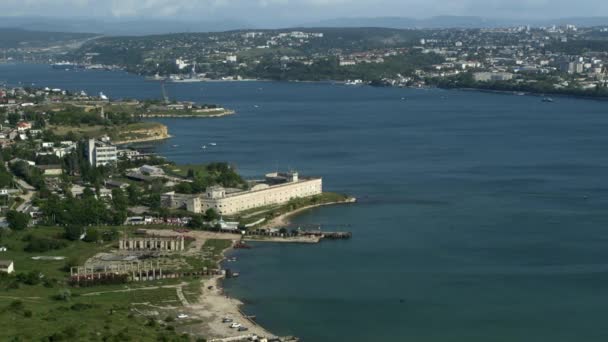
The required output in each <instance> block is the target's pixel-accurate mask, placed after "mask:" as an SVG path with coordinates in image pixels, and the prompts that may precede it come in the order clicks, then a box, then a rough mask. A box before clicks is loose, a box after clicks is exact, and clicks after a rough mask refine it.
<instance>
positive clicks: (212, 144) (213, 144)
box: [209, 143, 217, 146]
mask: <svg viewBox="0 0 608 342" xmlns="http://www.w3.org/2000/svg"><path fill="white" fill-rule="evenodd" d="M209 145H211V146H217V144H216V143H209Z"/></svg>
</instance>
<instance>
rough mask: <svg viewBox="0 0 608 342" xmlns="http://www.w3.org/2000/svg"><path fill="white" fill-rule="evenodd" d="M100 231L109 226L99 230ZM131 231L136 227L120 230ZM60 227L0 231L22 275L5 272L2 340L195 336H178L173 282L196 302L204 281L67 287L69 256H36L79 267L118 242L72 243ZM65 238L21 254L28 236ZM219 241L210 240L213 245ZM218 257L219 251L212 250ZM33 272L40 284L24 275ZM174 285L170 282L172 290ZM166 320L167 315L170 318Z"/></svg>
mask: <svg viewBox="0 0 608 342" xmlns="http://www.w3.org/2000/svg"><path fill="white" fill-rule="evenodd" d="M98 229H99V230H100V231H104V230H106V229H111V228H109V227H99V228H98ZM122 229H129V230H133V229H136V227H129V228H119V230H122ZM62 232H63V229H62V228H54V227H53V228H51V227H37V228H28V229H27V230H25V231H22V232H7V231H3V233H2V238H1V240H0V245H2V246H6V247H8V249H9V251H8V252H3V253H1V254H0V259H8V260H13V261H14V262H15V270H16V274H17V275H11V276H6V275H1V276H0V341H192V340H193V339H191V338H188V337H182V336H178V335H177V334H176V333H175V331H174V330H175V326H176V324H178V325H181V324H183V322H179V323H178V322H173V318H174V317H175V315H176V313H177V312H179V308H180V307H181V306H182V304H181V302H180V301H179V298H178V296H177V292H176V289H175V286H176V285H178V284H181V283H186V284H187V285H185V286H184V293H185V295H186V296H187V298H188V299H189V300H192V301H195V300H196V299H197V298H198V295H199V294H200V286H199V284H200V279H195V278H182V279H164V280H158V281H149V282H141V283H135V282H132V283H127V284H118V285H103V286H94V287H84V288H78V287H70V286H69V285H67V277H68V275H69V273H68V272H66V271H65V270H64V265H65V262H66V261H36V260H33V259H32V256H65V257H66V258H67V259H66V260H68V259H70V258H72V259H75V260H77V261H78V262H79V263H80V264H82V263H83V262H84V261H85V260H86V259H88V258H89V257H91V256H93V255H94V254H96V253H98V252H102V251H107V250H108V249H110V248H111V247H112V246H113V245H114V244H115V243H111V242H110V243H103V244H96V243H86V242H81V241H76V242H68V241H67V240H64V239H63V237H62ZM28 236H32V237H34V238H44V239H50V240H53V241H59V242H62V241H63V242H65V243H66V245H65V246H64V247H62V248H59V249H56V250H53V251H49V252H44V253H29V252H26V251H24V248H25V247H26V245H27V244H28V241H25V240H28V239H27V237H28ZM217 244H218V243H213V244H212V245H213V246H214V247H215V246H217ZM214 255H215V254H214ZM29 274H35V275H36V277H35V279H34V280H35V281H33V282H27V281H23V280H20V279H21V278H23V276H24V275H29ZM167 286H169V287H167ZM167 317H170V319H168V321H171V322H170V323H167V322H165V320H166V319H167Z"/></svg>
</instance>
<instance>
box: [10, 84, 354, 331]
mask: <svg viewBox="0 0 608 342" xmlns="http://www.w3.org/2000/svg"><path fill="white" fill-rule="evenodd" d="M55 93H56V94H57V95H54V94H55ZM182 105H183V103H182ZM152 106H158V104H154V103H149V102H139V101H135V100H128V101H110V100H108V99H107V97H105V95H103V94H100V96H98V97H97V96H95V97H92V96H88V95H86V94H85V93H80V94H72V93H69V92H65V91H54V90H44V89H25V88H2V89H0V119H1V120H2V121H3V122H6V123H7V124H6V125H3V127H2V128H1V132H0V133H1V134H0V144H1V145H2V147H3V150H2V152H3V153H2V156H1V160H0V161H1V162H0V189H1V190H2V194H3V196H4V197H5V204H6V205H5V207H4V208H3V217H2V219H1V220H0V222H2V224H3V226H4V227H5V228H1V229H0V246H1V248H0V252H1V253H2V255H1V257H2V258H1V259H2V260H0V289H2V290H3V295H1V296H0V306H4V307H5V309H6V310H3V311H1V312H0V318H2V321H5V322H7V321H10V322H16V323H14V324H11V325H6V324H5V325H2V324H0V327H1V328H2V329H0V339H7V340H8V339H11V338H13V337H14V336H17V335H19V336H21V337H22V338H24V339H27V340H41V339H47V340H58V339H66V340H86V339H89V337H91V336H101V335H99V334H102V335H103V336H104V338H105V339H115V340H128V339H133V340H157V339H161V340H179V341H182V340H183V341H191V340H194V339H196V338H204V339H206V340H208V341H213V340H217V341H221V340H222V339H224V338H230V339H231V341H239V340H249V339H252V338H254V339H255V338H259V339H262V338H273V339H275V340H278V341H295V340H297V339H296V338H293V337H289V336H287V337H278V336H275V335H274V334H272V333H271V332H268V331H267V330H265V329H264V328H262V327H260V326H259V325H258V324H257V323H256V322H255V320H254V319H253V318H251V317H248V316H247V315H245V314H243V313H242V311H241V309H240V306H241V305H242V303H240V302H239V301H237V300H235V299H231V298H228V297H227V296H226V295H225V294H224V293H223V291H222V287H221V280H222V279H224V278H227V277H237V276H238V272H235V271H234V270H233V269H231V267H230V266H231V265H232V264H230V263H231V262H233V261H234V258H233V257H227V256H226V253H228V252H229V251H230V250H231V249H232V248H241V249H242V248H250V247H251V246H250V245H248V244H247V243H246V242H245V241H269V242H288V243H291V242H297V243H309V242H319V241H320V240H321V239H323V238H327V239H336V238H345V239H347V238H350V237H351V235H350V233H349V232H321V231H320V230H318V229H315V230H314V231H309V230H307V229H306V228H305V227H293V226H290V225H289V224H288V222H287V221H286V217H287V216H288V215H289V214H295V213H298V212H301V211H302V210H306V209H309V208H314V207H317V206H321V205H330V204H342V203H352V202H353V201H354V199H352V198H350V197H348V196H346V195H341V194H335V193H330V192H324V191H323V185H322V184H323V183H322V179H321V178H320V177H306V176H302V175H300V174H299V173H298V172H296V171H293V170H290V171H288V172H276V173H269V174H267V175H265V177H264V179H263V180H246V179H244V178H243V177H241V176H240V175H239V174H238V172H237V170H236V168H235V167H234V166H232V165H230V164H228V163H224V162H216V163H208V164H204V165H176V164H175V163H173V162H171V161H168V160H166V159H165V158H162V157H159V156H155V155H150V154H144V153H141V152H139V151H137V150H133V149H129V148H124V147H123V146H119V145H121V144H125V143H130V142H139V141H151V140H159V139H166V138H167V137H169V134H168V130H167V127H166V126H164V125H161V124H157V123H153V122H142V121H139V119H140V117H141V116H142V115H145V114H143V113H145V111H147V110H150V109H151V107H152ZM161 106H162V105H161ZM172 110H174V111H176V112H179V113H180V115H181V113H182V112H181V111H187V110H202V109H201V108H200V107H196V106H195V105H192V107H190V108H173V109H172ZM212 110H216V111H218V110H220V111H221V110H223V109H219V108H214V109H212ZM203 111H205V110H203ZM137 113H140V114H139V115H138V114H137ZM206 113H210V111H206ZM210 146H212V145H210ZM4 302H6V303H4ZM58 312H61V317H62V320H61V322H58V321H57V320H55V319H53V317H57V313H58ZM108 313H109V314H108ZM71 322H78V323H77V324H76V323H74V324H73V323H71ZM100 324H102V325H103V326H100ZM28 327H29V329H28ZM31 327H36V329H31ZM101 331H103V333H102V332H101Z"/></svg>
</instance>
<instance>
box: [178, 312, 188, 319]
mask: <svg viewBox="0 0 608 342" xmlns="http://www.w3.org/2000/svg"><path fill="white" fill-rule="evenodd" d="M177 318H179V319H184V318H188V315H186V314H183V313H182V314H179V315H177Z"/></svg>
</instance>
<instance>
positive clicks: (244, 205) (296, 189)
mask: <svg viewBox="0 0 608 342" xmlns="http://www.w3.org/2000/svg"><path fill="white" fill-rule="evenodd" d="M321 193H323V179H322V178H303V177H299V175H298V173H297V172H288V173H279V172H275V173H269V174H267V175H266V178H265V180H264V181H263V182H257V183H256V184H255V185H254V186H253V187H251V189H249V190H241V189H227V188H224V187H221V186H212V187H209V188H207V190H206V191H205V193H204V194H197V195H186V194H177V193H175V192H168V193H166V194H163V195H162V196H161V206H162V207H164V208H171V209H186V210H188V211H190V212H194V213H203V212H205V211H207V210H208V209H214V210H215V211H216V212H217V213H218V214H220V215H234V214H237V213H239V212H241V211H245V210H249V209H254V208H258V207H263V206H267V205H276V204H283V203H287V202H289V201H290V200H291V199H294V198H303V197H311V196H315V195H320V194H321Z"/></svg>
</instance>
